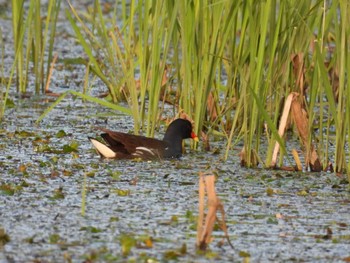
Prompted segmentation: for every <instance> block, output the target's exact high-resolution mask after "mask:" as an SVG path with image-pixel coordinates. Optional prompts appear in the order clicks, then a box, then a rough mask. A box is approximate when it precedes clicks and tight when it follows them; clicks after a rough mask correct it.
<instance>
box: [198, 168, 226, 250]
mask: <svg viewBox="0 0 350 263" xmlns="http://www.w3.org/2000/svg"><path fill="white" fill-rule="evenodd" d="M205 194H207V205H208V213H207V216H206V217H205V221H204V203H205V202H204V199H205ZM217 211H220V212H221V216H222V220H219V219H218V218H217V216H216V213H217ZM216 220H217V221H218V223H219V226H220V228H221V229H222V230H223V231H224V233H225V238H226V239H227V241H228V243H229V245H230V246H231V247H232V248H233V245H232V243H231V242H230V239H229V236H228V232H227V226H226V222H225V211H224V206H223V205H222V203H221V202H220V199H219V198H218V197H217V196H216V192H215V176H214V175H206V174H204V173H202V172H200V173H199V215H198V224H197V247H198V248H199V249H200V250H205V249H206V248H207V246H208V244H209V243H210V241H211V234H212V232H213V229H214V225H215V222H216Z"/></svg>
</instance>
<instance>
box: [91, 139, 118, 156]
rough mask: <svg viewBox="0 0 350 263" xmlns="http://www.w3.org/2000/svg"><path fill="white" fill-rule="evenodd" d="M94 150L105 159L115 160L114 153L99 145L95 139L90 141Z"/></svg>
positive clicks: (105, 146) (101, 144)
mask: <svg viewBox="0 0 350 263" xmlns="http://www.w3.org/2000/svg"><path fill="white" fill-rule="evenodd" d="M90 141H91V142H92V144H93V145H94V147H95V148H96V150H97V151H98V152H99V153H100V154H101V155H102V156H103V157H105V158H115V152H113V151H112V150H111V148H109V147H108V146H107V145H104V144H103V143H100V142H99V141H97V140H95V139H90Z"/></svg>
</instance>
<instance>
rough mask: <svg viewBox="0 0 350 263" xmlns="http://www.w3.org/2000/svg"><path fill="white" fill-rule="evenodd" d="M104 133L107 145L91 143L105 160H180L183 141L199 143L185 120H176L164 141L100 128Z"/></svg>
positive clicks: (91, 139)
mask: <svg viewBox="0 0 350 263" xmlns="http://www.w3.org/2000/svg"><path fill="white" fill-rule="evenodd" d="M100 129H101V130H102V131H103V132H104V133H102V134H101V137H102V138H103V140H104V141H105V142H106V143H107V144H103V143H101V142H99V141H98V140H96V139H94V138H90V137H89V139H90V141H91V142H92V144H93V145H94V147H95V148H96V150H97V151H98V153H99V154H100V155H101V156H102V157H105V158H115V159H134V158H141V159H143V160H151V159H163V158H179V157H181V154H182V140H183V139H187V138H192V139H194V140H195V141H198V137H197V135H196V134H195V133H194V132H193V131H192V124H191V122H189V121H188V120H185V119H176V120H174V121H173V122H172V123H171V124H170V125H169V127H168V129H167V131H166V133H165V135H164V138H163V140H157V139H153V138H148V137H144V136H138V135H132V134H127V133H122V132H115V131H111V130H108V129H104V128H100Z"/></svg>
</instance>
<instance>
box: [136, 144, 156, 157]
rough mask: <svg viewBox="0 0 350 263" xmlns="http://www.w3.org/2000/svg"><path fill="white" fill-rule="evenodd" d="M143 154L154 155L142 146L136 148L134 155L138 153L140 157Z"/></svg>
mask: <svg viewBox="0 0 350 263" xmlns="http://www.w3.org/2000/svg"><path fill="white" fill-rule="evenodd" d="M143 152H148V153H150V154H152V155H156V154H155V152H153V151H152V150H151V149H148V148H146V147H142V146H139V147H136V153H140V154H141V155H142V154H143Z"/></svg>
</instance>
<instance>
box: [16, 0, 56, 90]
mask: <svg viewBox="0 0 350 263" xmlns="http://www.w3.org/2000/svg"><path fill="white" fill-rule="evenodd" d="M24 4H25V1H12V27H13V32H14V33H13V35H14V50H15V57H16V58H17V59H15V60H14V63H15V64H16V83H17V85H16V86H17V91H18V92H20V93H24V92H26V91H27V85H28V78H29V74H33V75H34V77H35V85H34V86H35V93H40V92H44V87H45V84H46V81H47V79H46V78H47V73H48V71H49V68H50V63H51V60H52V53H53V48H54V40H55V31H56V23H57V18H58V13H59V10H60V4H61V1H60V0H53V1H49V2H48V6H47V9H46V10H45V11H46V18H45V20H44V22H43V21H42V13H41V9H42V6H41V4H40V1H36V0H31V1H30V3H29V8H28V9H26V8H25V7H24ZM24 36H25V37H24ZM45 52H47V53H48V57H46V56H45ZM45 64H46V68H45ZM45 74H46V75H45Z"/></svg>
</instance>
